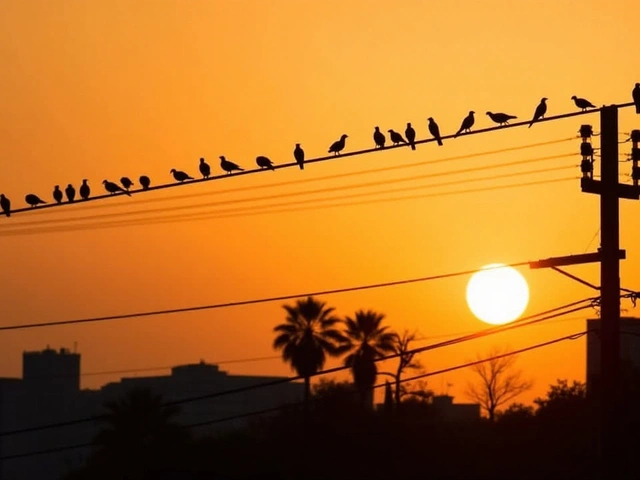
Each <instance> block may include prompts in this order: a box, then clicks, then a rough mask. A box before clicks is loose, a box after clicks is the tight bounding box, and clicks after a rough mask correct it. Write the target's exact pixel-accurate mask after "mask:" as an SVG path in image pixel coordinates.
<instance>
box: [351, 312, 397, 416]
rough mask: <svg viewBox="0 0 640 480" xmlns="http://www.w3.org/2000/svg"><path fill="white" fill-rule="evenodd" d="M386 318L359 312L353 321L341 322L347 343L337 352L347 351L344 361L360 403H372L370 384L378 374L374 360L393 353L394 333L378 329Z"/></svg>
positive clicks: (394, 344) (371, 386)
mask: <svg viewBox="0 0 640 480" xmlns="http://www.w3.org/2000/svg"><path fill="white" fill-rule="evenodd" d="M384 318H385V316H384V314H382V313H377V312H374V311H373V310H367V311H364V310H358V311H357V312H356V314H355V316H354V318H351V317H347V318H345V320H344V323H345V326H346V330H345V335H346V342H345V344H344V345H343V346H342V347H341V349H340V351H341V353H342V352H350V353H349V355H347V357H346V358H345V360H344V364H345V365H346V366H347V367H351V372H352V374H353V382H354V383H355V385H356V388H357V389H358V390H359V391H360V393H361V395H362V400H363V401H366V400H367V399H369V400H368V401H369V402H370V405H371V404H372V402H373V385H374V384H375V382H376V377H377V375H378V367H377V365H376V363H375V360H376V359H378V358H381V357H384V356H385V355H387V354H391V353H394V352H395V346H396V343H397V334H396V333H394V332H391V331H388V327H386V326H380V324H381V323H382V320H384Z"/></svg>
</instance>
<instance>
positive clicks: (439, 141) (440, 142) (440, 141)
mask: <svg viewBox="0 0 640 480" xmlns="http://www.w3.org/2000/svg"><path fill="white" fill-rule="evenodd" d="M457 136H458V135H457V134H456V137H457ZM438 145H440V146H442V140H440V139H439V138H438Z"/></svg>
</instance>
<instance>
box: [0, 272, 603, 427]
mask: <svg viewBox="0 0 640 480" xmlns="http://www.w3.org/2000/svg"><path fill="white" fill-rule="evenodd" d="M494 268H496V267H494ZM592 301H593V298H586V299H583V300H579V301H576V302H572V303H569V304H566V305H562V306H560V307H556V308H553V309H549V310H546V311H544V312H540V313H537V314H534V315H529V316H527V317H524V318H521V319H519V320H517V321H516V322H513V324H509V325H498V326H495V327H490V328H487V329H484V330H481V331H479V332H476V333H475V334H472V335H466V336H464V337H460V338H457V339H454V340H448V341H444V342H439V343H435V344H431V345H426V346H424V347H418V348H414V349H411V350H408V351H407V352H404V353H403V354H400V353H395V354H391V355H387V356H385V357H380V358H377V359H375V360H373V362H376V363H377V362H382V361H385V360H390V359H393V358H398V357H400V356H401V355H406V354H417V353H422V352H426V351H430V350H435V349H438V348H444V347H447V346H451V345H455V344H458V343H462V342H466V341H470V340H475V339H477V338H481V337H484V336H488V335H494V334H496V333H500V332H502V331H507V330H512V329H514V328H521V327H525V326H528V325H531V324H534V323H538V322H541V321H545V320H550V319H552V318H557V317H559V316H563V315H568V314H570V313H573V312H576V311H579V310H584V309H585V308H590V307H591V305H585V306H581V307H577V305H580V304H581V303H585V302H590V303H591V302H592ZM570 307H575V308H573V309H571V310H568V311H566V312H562V311H561V310H565V309H567V308H570ZM514 324H515V325H514ZM349 368H350V367H348V366H341V367H334V368H330V369H326V370H322V371H320V372H316V373H314V374H312V375H310V377H317V376H321V375H328V374H331V373H337V372H340V371H344V370H347V369H349ZM303 379H304V377H303V376H301V375H296V376H292V377H284V378H278V379H276V380H271V381H268V382H263V383H259V384H253V385H247V386H244V387H237V388H233V389H229V390H223V391H220V392H214V393H208V394H203V395H197V396H192V397H186V398H181V399H179V400H172V401H167V402H165V403H164V404H163V405H165V406H168V405H182V404H185V403H192V402H197V401H201V400H207V399H212V398H218V397H222V396H227V395H235V394H239V393H244V392H247V391H251V390H256V389H260V388H266V387H272V386H277V385H282V384H285V383H290V382H294V381H297V380H303ZM103 418H105V415H93V416H90V417H84V418H80V419H75V420H68V421H64V422H56V423H50V424H46V425H39V426H34V427H26V428H21V429H16V430H10V431H5V432H0V437H3V436H9V435H16V434H20V433H28V432H34V431H40V430H48V429H52V428H61V427H66V426H71V425H77V424H81V423H87V422H91V421H95V420H100V419H103Z"/></svg>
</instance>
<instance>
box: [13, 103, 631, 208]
mask: <svg viewBox="0 0 640 480" xmlns="http://www.w3.org/2000/svg"><path fill="white" fill-rule="evenodd" d="M615 106H617V107H618V108H627V107H632V106H634V103H633V102H629V103H624V104H619V105H615ZM600 110H601V108H594V109H592V110H586V111H579V112H569V113H564V114H560V115H555V116H551V117H547V118H542V119H539V120H536V121H535V123H543V122H550V121H555V120H561V119H565V118H570V117H576V116H580V115H590V114H592V113H598V112H600ZM529 123H530V121H522V122H517V123H512V124H509V125H499V126H493V127H488V128H482V129H479V130H474V131H471V132H467V133H461V134H460V135H457V137H466V136H470V135H478V134H482V133H488V132H493V131H496V130H505V129H509V128H515V127H521V126H524V125H527V126H528V125H529ZM453 138H454V134H450V135H445V136H443V137H442V140H449V139H453ZM434 141H435V139H434V138H427V139H423V140H417V141H415V142H414V144H415V145H420V144H424V143H431V142H434ZM395 148H408V145H404V144H401V145H390V146H388V147H385V148H368V149H364V150H356V151H353V152H345V153H340V154H339V155H326V156H324V157H317V158H312V159H309V160H305V164H312V163H318V162H325V161H329V160H335V159H338V158H348V157H353V156H357V155H363V154H368V153H374V152H379V151H386V150H392V149H395ZM291 167H296V168H298V164H297V163H296V162H291V163H286V164H280V165H274V170H276V169H281V168H291ZM258 172H264V171H263V170H262V169H260V168H256V169H253V170H244V171H240V172H237V173H234V174H233V175H228V174H223V175H216V176H213V177H209V178H199V179H194V180H191V181H189V182H187V183H188V184H195V183H200V182H207V181H213V180H221V179H223V178H230V177H239V176H242V175H250V174H254V173H258ZM180 185H184V184H183V183H170V184H163V185H156V186H152V187H149V188H148V189H147V190H142V189H139V190H130V193H139V192H143V191H147V192H148V191H153V190H160V189H165V188H171V187H177V186H180ZM121 195H123V194H115V195H111V194H106V195H100V196H96V197H90V198H88V199H87V200H82V202H88V201H92V200H99V199H104V198H109V197H116V196H121ZM74 203H75V202H74ZM63 205H70V203H61V204H45V205H41V206H38V207H25V208H20V209H15V210H12V213H21V212H28V211H33V210H39V209H45V208H53V207H61V206H63Z"/></svg>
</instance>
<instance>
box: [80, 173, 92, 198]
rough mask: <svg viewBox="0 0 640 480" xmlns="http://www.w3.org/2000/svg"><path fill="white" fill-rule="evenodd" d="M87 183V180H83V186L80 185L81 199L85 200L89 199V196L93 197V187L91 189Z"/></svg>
mask: <svg viewBox="0 0 640 480" xmlns="http://www.w3.org/2000/svg"><path fill="white" fill-rule="evenodd" d="M87 182H88V180H87V179H86V178H85V179H84V180H82V185H80V197H82V199H83V200H86V199H87V198H89V195H91V187H89V184H88V183H87Z"/></svg>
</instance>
